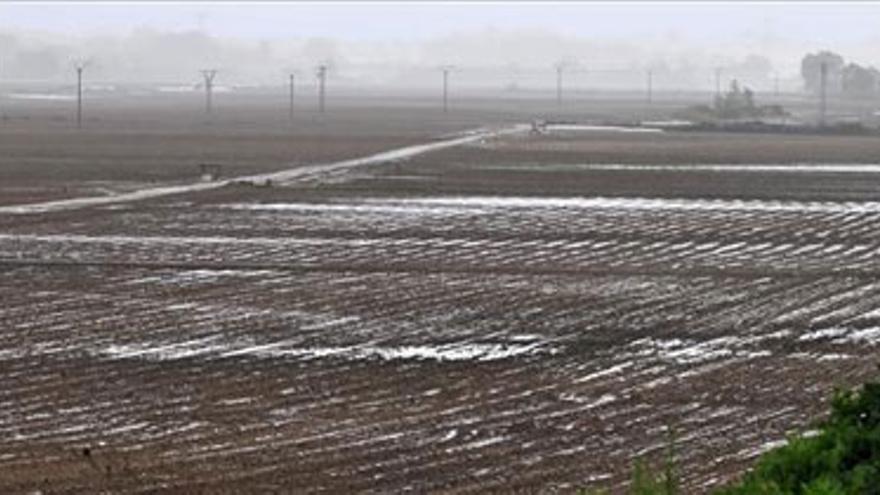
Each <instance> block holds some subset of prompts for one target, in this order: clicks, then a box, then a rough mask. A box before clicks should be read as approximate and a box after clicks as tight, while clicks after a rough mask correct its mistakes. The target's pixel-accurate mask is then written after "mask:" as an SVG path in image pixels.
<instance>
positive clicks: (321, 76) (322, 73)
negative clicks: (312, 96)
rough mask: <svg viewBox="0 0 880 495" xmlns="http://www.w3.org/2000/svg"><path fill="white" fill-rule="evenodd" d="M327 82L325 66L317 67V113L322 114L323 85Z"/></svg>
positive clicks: (324, 94)
mask: <svg viewBox="0 0 880 495" xmlns="http://www.w3.org/2000/svg"><path fill="white" fill-rule="evenodd" d="M326 81H327V66H326V65H319V66H318V111H319V112H321V113H324V98H325V97H326V93H325V84H326Z"/></svg>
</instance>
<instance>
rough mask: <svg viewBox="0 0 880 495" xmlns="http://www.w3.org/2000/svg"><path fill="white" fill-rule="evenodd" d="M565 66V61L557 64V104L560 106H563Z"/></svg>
mask: <svg viewBox="0 0 880 495" xmlns="http://www.w3.org/2000/svg"><path fill="white" fill-rule="evenodd" d="M564 68H565V64H564V63H562V62H559V63H557V64H556V106H558V107H562V71H563V69H564Z"/></svg>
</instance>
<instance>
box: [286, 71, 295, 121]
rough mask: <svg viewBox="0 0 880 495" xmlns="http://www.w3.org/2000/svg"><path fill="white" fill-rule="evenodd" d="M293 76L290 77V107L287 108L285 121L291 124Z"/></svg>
mask: <svg viewBox="0 0 880 495" xmlns="http://www.w3.org/2000/svg"><path fill="white" fill-rule="evenodd" d="M293 83H294V75H293V74H291V75H290V106H289V107H288V115H287V119H288V120H289V121H290V123H291V124H293V88H294V84H293Z"/></svg>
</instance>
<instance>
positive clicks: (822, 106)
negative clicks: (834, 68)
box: [819, 61, 828, 127]
mask: <svg viewBox="0 0 880 495" xmlns="http://www.w3.org/2000/svg"><path fill="white" fill-rule="evenodd" d="M827 87H828V62H824V61H823V62H822V63H821V64H820V65H819V127H825V112H826V110H827V108H826V106H827V101H826V95H825V92H826V90H827Z"/></svg>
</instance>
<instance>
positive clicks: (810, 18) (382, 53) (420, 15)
mask: <svg viewBox="0 0 880 495" xmlns="http://www.w3.org/2000/svg"><path fill="white" fill-rule="evenodd" d="M878 20H880V6H877V5H872V4H852V5H848V6H847V8H845V9H841V8H839V4H830V3H828V4H824V3H817V4H806V5H795V4H786V3H766V4H765V3H755V4H751V5H749V4H746V5H744V6H739V7H737V6H734V5H733V4H688V3H682V4H671V5H650V4H638V3H630V4H623V5H613V4H610V3H607V4H605V3H597V4H574V3H559V4H552V3H550V4H545V3H543V2H542V3H514V4H503V3H474V4H467V3H448V4H446V3H425V4H406V5H400V4H395V3H386V4H381V3H380V4H372V5H358V4H357V3H355V4H347V3H330V4H320V3H301V4H273V3H264V4H255V5H250V4H248V5H244V4H198V3H168V4H160V5H144V4H124V3H123V4H100V3H97V4H86V5H75V6H74V5H72V4H64V3H46V4H42V3H41V4H34V5H28V4H24V3H18V4H16V3H13V4H4V5H0V81H5V82H14V81H28V80H32V81H33V80H40V81H55V82H60V81H66V80H69V79H70V72H71V67H72V65H73V64H75V63H77V62H79V61H88V63H89V65H90V68H89V72H90V74H89V76H90V80H91V81H92V82H94V81H103V82H114V83H122V82H125V83H172V82H178V83H195V82H197V81H198V75H197V72H196V71H197V70H198V69H199V68H203V67H216V68H219V69H221V70H222V72H223V77H222V79H223V81H224V83H225V84H237V85H249V84H269V85H274V84H279V81H281V80H282V78H283V76H284V74H286V73H288V72H290V71H299V72H300V73H302V74H304V75H308V76H311V75H312V72H313V69H314V67H315V66H316V65H318V64H321V63H326V64H329V65H330V67H331V69H332V71H333V77H334V78H335V80H336V81H337V84H342V85H345V84H351V85H377V86H383V87H418V86H429V85H436V80H437V77H436V71H437V68H438V67H440V66H441V65H453V66H454V67H455V70H456V72H457V74H456V83H457V84H458V85H459V86H488V87H500V88H507V89H529V88H531V89H536V88H541V87H550V86H552V85H553V84H554V81H555V79H554V77H555V76H554V71H553V66H554V65H555V64H559V63H562V64H564V65H565V67H566V70H567V71H569V72H571V74H572V78H574V79H572V81H573V83H574V82H577V83H578V84H582V85H588V86H592V87H597V88H622V89H632V88H635V87H641V85H643V84H644V83H643V79H644V71H645V70H647V69H652V70H653V71H654V72H655V73H656V81H655V82H656V85H657V87H658V88H660V89H663V88H666V89H685V90H707V89H712V88H713V85H714V78H713V71H714V69H715V68H717V67H723V68H724V70H725V73H726V75H727V76H728V77H736V78H738V79H739V80H740V81H744V82H746V83H748V84H749V85H751V86H752V87H759V88H769V87H770V86H771V85H772V84H773V83H774V82H775V81H776V78H779V80H780V84H781V85H782V86H783V88H784V89H792V90H794V89H799V88H800V87H801V81H800V78H799V70H800V58H801V57H802V56H803V54H805V53H807V52H809V51H813V50H818V49H830V50H833V51H837V52H841V53H843V54H844V55H845V56H846V57H848V58H851V59H853V60H855V61H857V62H859V63H862V64H866V65H872V64H873V63H875V61H877V57H878V55H877V54H876V50H875V47H876V45H877V36H878V35H877V34H876V32H875V29H874V26H876V24H877V21H878Z"/></svg>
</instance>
